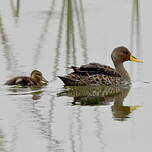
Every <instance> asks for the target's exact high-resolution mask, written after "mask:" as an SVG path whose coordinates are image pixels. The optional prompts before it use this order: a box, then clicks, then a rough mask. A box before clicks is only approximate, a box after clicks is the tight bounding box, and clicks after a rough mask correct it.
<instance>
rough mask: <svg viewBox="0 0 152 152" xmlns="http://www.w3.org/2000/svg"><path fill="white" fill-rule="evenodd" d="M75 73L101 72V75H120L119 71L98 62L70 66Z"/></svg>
mask: <svg viewBox="0 0 152 152" xmlns="http://www.w3.org/2000/svg"><path fill="white" fill-rule="evenodd" d="M71 68H72V69H73V70H74V72H75V73H77V74H80V75H86V74H89V75H94V74H101V75H107V76H113V77H121V75H120V73H119V72H118V71H116V70H115V69H113V68H111V67H110V66H107V65H102V64H99V63H89V64H85V65H82V66H80V67H74V66H72V67H71Z"/></svg>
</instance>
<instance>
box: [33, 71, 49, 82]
mask: <svg viewBox="0 0 152 152" xmlns="http://www.w3.org/2000/svg"><path fill="white" fill-rule="evenodd" d="M31 79H32V80H33V81H35V82H36V83H40V84H42V83H43V84H44V83H45V84H46V83H48V81H47V80H46V79H45V78H44V77H43V75H42V73H41V72H40V71H38V70H34V71H32V72H31Z"/></svg>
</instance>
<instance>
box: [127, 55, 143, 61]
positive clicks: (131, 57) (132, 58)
mask: <svg viewBox="0 0 152 152" xmlns="http://www.w3.org/2000/svg"><path fill="white" fill-rule="evenodd" d="M130 61H134V62H139V63H142V62H143V61H142V60H140V59H137V58H135V57H134V56H132V55H131V56H130Z"/></svg>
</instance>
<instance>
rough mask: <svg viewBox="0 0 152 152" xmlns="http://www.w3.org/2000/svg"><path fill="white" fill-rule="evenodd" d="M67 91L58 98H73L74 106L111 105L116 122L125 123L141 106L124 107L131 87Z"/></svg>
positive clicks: (79, 88) (77, 88) (81, 88)
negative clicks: (111, 103)
mask: <svg viewBox="0 0 152 152" xmlns="http://www.w3.org/2000/svg"><path fill="white" fill-rule="evenodd" d="M65 89H66V90H65V91H62V92H60V93H58V94H57V95H58V96H69V97H73V99H74V100H73V102H72V104H73V105H82V106H85V105H90V106H98V105H109V104H110V102H114V103H113V105H112V106H111V110H112V114H113V117H114V119H115V120H120V121H124V120H126V119H127V118H129V114H130V113H132V112H133V111H134V110H136V109H137V108H138V107H140V106H124V105H123V102H124V99H125V98H126V97H127V95H128V93H129V91H130V86H127V87H113V86H100V87H95V86H94V87H93V86H75V87H74V86H73V87H69V86H68V87H65Z"/></svg>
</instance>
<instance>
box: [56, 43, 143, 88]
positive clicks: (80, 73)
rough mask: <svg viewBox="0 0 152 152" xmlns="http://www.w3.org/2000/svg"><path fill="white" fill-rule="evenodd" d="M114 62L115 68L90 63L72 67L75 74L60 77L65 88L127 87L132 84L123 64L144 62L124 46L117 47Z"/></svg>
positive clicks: (113, 52)
mask: <svg viewBox="0 0 152 152" xmlns="http://www.w3.org/2000/svg"><path fill="white" fill-rule="evenodd" d="M111 58H112V61H113V63H114V66H115V68H111V67H110V66H107V65H102V64H99V63H89V64H86V65H82V66H80V67H75V66H72V67H70V68H71V69H73V71H74V72H72V73H70V74H67V75H65V76H58V77H59V78H60V79H61V80H62V81H63V83H64V84H65V86H85V85H106V86H109V85H114V86H119V85H126V84H130V83H131V79H130V76H129V74H128V72H127V71H126V70H125V68H124V65H123V63H124V62H126V61H134V62H142V60H140V59H137V58H135V57H134V56H132V55H131V52H130V51H129V50H128V49H127V48H126V47H124V46H121V47H117V48H115V49H114V50H113V51H112V54H111Z"/></svg>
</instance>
